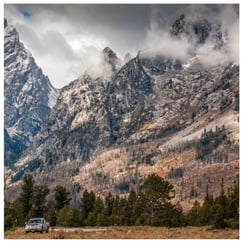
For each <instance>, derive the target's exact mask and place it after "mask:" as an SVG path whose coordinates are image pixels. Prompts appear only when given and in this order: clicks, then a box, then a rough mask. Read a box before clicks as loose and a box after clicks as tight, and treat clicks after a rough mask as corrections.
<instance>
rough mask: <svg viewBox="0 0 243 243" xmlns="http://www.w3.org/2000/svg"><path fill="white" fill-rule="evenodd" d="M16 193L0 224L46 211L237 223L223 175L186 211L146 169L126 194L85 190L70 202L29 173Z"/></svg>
mask: <svg viewBox="0 0 243 243" xmlns="http://www.w3.org/2000/svg"><path fill="white" fill-rule="evenodd" d="M21 189H22V190H21V193H20V195H19V196H18V198H17V199H16V200H15V201H13V202H5V203H4V230H5V231H6V230H9V229H13V228H15V227H17V226H23V225H24V224H25V222H26V221H28V219H29V218H31V217H45V218H46V220H47V221H48V222H49V223H50V226H52V227H54V226H64V227H83V226H111V225H119V226H122V225H125V226H133V225H136V226H142V225H150V226H166V227H180V226H188V225H190V226H204V225H211V226H212V228H217V229H222V228H227V227H228V228H234V229H237V228H239V184H235V186H234V187H233V188H231V190H229V191H228V193H227V194H226V193H225V191H224V181H223V179H222V181H221V193H220V195H219V196H217V197H213V196H212V195H206V197H205V200H204V203H203V204H202V205H200V204H199V203H198V202H197V201H196V202H195V203H194V205H193V207H192V208H191V210H190V211H189V212H186V213H185V212H183V211H182V209H181V207H180V206H179V205H173V204H172V203H171V199H172V198H173V194H174V191H173V186H172V185H171V184H170V183H169V182H167V181H166V180H164V179H163V178H161V177H159V176H157V175H155V174H151V175H149V176H148V177H147V178H146V179H145V181H144V182H143V184H142V185H141V186H140V188H139V192H138V193H136V192H135V191H133V190H132V191H130V193H129V195H128V196H127V197H121V196H115V195H112V194H111V193H108V195H106V196H105V197H100V196H97V195H95V193H94V192H93V191H88V190H87V189H86V190H84V192H83V194H82V198H81V205H80V206H79V207H77V206H74V205H71V197H70V193H69V192H68V191H67V190H66V188H65V187H63V186H61V185H57V186H56V187H55V189H54V196H53V199H49V200H47V198H48V195H49V194H50V190H49V188H48V187H47V186H46V185H36V184H35V181H34V179H33V176H32V175H30V174H26V175H25V176H24V178H23V183H22V187H21Z"/></svg>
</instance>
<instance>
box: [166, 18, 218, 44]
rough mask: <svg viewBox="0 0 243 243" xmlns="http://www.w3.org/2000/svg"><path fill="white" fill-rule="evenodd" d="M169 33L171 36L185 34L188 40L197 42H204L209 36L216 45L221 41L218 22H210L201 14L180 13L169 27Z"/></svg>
mask: <svg viewBox="0 0 243 243" xmlns="http://www.w3.org/2000/svg"><path fill="white" fill-rule="evenodd" d="M170 33H171V35H172V36H177V37H179V38H180V37H181V36H185V37H187V38H188V39H189V40H190V41H194V42H196V43H197V44H204V43H205V42H206V41H207V40H208V39H209V38H211V41H213V42H215V45H216V46H222V44H220V45H218V43H219V42H222V41H223V38H222V35H223V33H222V30H221V26H220V25H219V24H215V23H211V22H210V20H208V19H206V18H205V17H204V16H202V15H198V16H193V17H191V16H190V15H187V14H181V15H180V17H179V18H178V19H177V20H176V21H175V22H174V24H173V25H172V27H171V30H170Z"/></svg>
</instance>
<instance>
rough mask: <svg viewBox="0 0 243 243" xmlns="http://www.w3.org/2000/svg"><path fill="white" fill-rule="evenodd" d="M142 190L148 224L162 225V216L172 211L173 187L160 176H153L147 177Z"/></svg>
mask: <svg viewBox="0 0 243 243" xmlns="http://www.w3.org/2000/svg"><path fill="white" fill-rule="evenodd" d="M140 190H141V195H140V196H141V199H142V202H143V205H144V214H145V219H146V223H147V224H149V225H160V224H161V217H160V215H161V214H163V213H165V212H166V211H167V210H168V209H171V206H172V205H171V202H170V200H171V198H172V195H171V194H172V192H173V186H172V185H171V184H170V183H169V182H167V181H165V180H164V179H163V178H161V177H159V176H158V175H155V174H152V175H149V176H148V177H147V179H146V180H145V181H144V183H143V185H142V186H141V189H140ZM162 211H163V212H162Z"/></svg>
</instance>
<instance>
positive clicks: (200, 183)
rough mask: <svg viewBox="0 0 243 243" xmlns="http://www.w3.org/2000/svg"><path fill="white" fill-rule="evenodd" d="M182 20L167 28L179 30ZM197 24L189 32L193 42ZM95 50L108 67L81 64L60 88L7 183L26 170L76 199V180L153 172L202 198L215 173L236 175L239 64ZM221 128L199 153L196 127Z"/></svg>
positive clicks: (109, 184) (123, 189)
mask: <svg viewBox="0 0 243 243" xmlns="http://www.w3.org/2000/svg"><path fill="white" fill-rule="evenodd" d="M183 21H184V20H183V18H182V19H180V20H179V22H178V23H177V27H175V26H173V27H172V30H173V29H175V28H179V30H178V33H181V32H183V29H184V27H183ZM203 23H204V24H203V25H202V26H205V23H206V22H203ZM178 26H179V27H178ZM199 26H200V25H199ZM203 28H204V27H203ZM180 29H182V31H181V30H180ZM199 29H200V28H199ZM173 31H175V30H173ZM173 31H172V34H174V35H176V34H175V33H173ZM208 31H209V32H210V28H208ZM202 32H204V31H203V30H200V31H199V30H198V31H197V32H196V33H195V34H197V33H198V34H199V37H198V38H199V40H200V41H199V42H198V45H200V44H203V41H202V40H201V37H202V35H201V33H202ZM210 33H211V32H210ZM203 36H204V37H205V36H207V35H203ZM201 41H202V43H201ZM103 55H104V56H105V60H106V62H107V63H108V64H109V65H111V67H112V68H111V69H112V75H111V78H110V79H109V80H107V79H106V78H105V77H97V78H96V79H93V78H91V77H90V76H89V75H88V74H85V75H84V76H82V77H81V78H79V79H77V80H75V81H73V82H71V83H70V84H69V85H68V86H66V87H64V88H63V89H62V90H61V92H60V95H59V97H58V100H57V103H56V105H55V106H54V107H53V109H52V111H51V113H50V115H49V116H48V118H47V119H46V120H45V122H44V124H43V126H42V128H41V130H40V132H39V133H38V134H37V135H36V136H35V138H34V140H33V143H32V145H31V147H30V149H29V150H26V152H25V154H24V155H23V156H22V157H21V159H20V160H19V161H18V162H17V163H16V164H15V167H14V168H13V169H11V170H6V173H5V174H6V175H7V183H9V185H10V184H11V185H16V184H17V183H18V180H19V179H20V178H21V176H22V175H23V174H24V173H25V172H32V173H34V174H35V178H36V180H38V181H40V182H44V183H47V184H50V185H51V186H54V185H55V184H64V185H66V186H67V187H68V188H69V189H70V190H71V191H72V194H73V198H74V199H73V201H74V202H73V203H78V198H79V197H80V193H81V192H82V189H84V188H89V189H93V190H94V191H95V192H96V193H102V194H104V193H106V192H108V191H112V192H113V193H119V194H121V193H124V194H126V193H127V192H128V191H129V190H130V189H131V188H133V189H135V190H137V189H138V186H139V183H140V182H141V181H142V180H143V179H144V177H145V176H146V175H148V174H149V173H152V172H155V173H158V174H160V175H161V176H163V177H165V178H167V179H168V180H170V181H171V182H172V183H173V185H174V186H175V188H176V200H177V202H178V201H180V202H181V204H183V203H184V205H186V203H188V202H189V204H190V203H192V202H193V200H196V199H200V200H202V199H203V197H204V195H205V193H206V188H209V187H210V189H211V190H212V193H214V194H215V195H216V194H217V193H219V188H220V184H219V181H220V179H221V178H222V177H225V181H226V182H225V183H227V187H230V186H231V185H232V183H234V181H236V180H237V178H238V174H239V171H238V169H237V168H238V164H239V156H238V155H239V137H238V135H239V66H238V65H237V64H234V63H226V64H223V65H217V66H204V65H203V64H202V63H201V62H200V58H199V57H195V56H193V55H192V56H191V59H190V60H189V62H188V63H187V64H182V63H181V62H180V61H178V60H171V59H165V58H164V57H163V56H155V57H151V56H150V57H148V56H147V55H146V53H145V52H143V51H141V52H139V53H138V55H137V56H136V57H134V58H132V59H130V60H129V61H128V62H127V63H125V64H124V65H123V66H121V67H120V66H119V65H118V66H117V60H118V59H117V56H116V54H115V53H114V52H113V51H112V50H111V49H110V48H105V49H104V51H103ZM219 128H220V129H224V130H223V131H224V132H225V133H226V136H227V142H226V141H225V142H221V143H220V145H219V146H218V147H217V148H216V149H214V151H212V153H211V154H210V155H209V156H208V157H207V158H206V160H201V159H199V158H197V146H198V141H199V140H200V138H201V136H202V134H203V133H204V132H205V131H210V130H212V131H215V132H216V130H217V131H221V130H220V129H219ZM218 129H219V130H218ZM227 154H228V155H227ZM173 171H177V172H178V173H179V172H180V173H179V176H175V174H176V173H175V172H173ZM181 171H183V172H181ZM13 172H14V173H13ZM170 174H171V175H173V176H170ZM226 175H227V176H226ZM209 181H210V182H209ZM13 182H14V183H13ZM210 183H211V184H210ZM12 188H14V187H12ZM11 190H12V189H11V186H10V187H9V191H11ZM13 190H14V189H13ZM185 207H187V206H185Z"/></svg>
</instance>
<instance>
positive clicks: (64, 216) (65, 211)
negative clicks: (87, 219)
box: [57, 205, 80, 227]
mask: <svg viewBox="0 0 243 243" xmlns="http://www.w3.org/2000/svg"><path fill="white" fill-rule="evenodd" d="M57 223H58V225H60V226H64V227H78V226H80V211H79V210H78V209H77V208H76V207H70V206H68V205H65V206H64V207H63V208H61V209H60V210H59V212H58V214H57Z"/></svg>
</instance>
